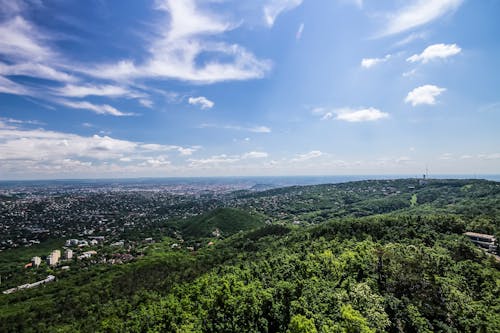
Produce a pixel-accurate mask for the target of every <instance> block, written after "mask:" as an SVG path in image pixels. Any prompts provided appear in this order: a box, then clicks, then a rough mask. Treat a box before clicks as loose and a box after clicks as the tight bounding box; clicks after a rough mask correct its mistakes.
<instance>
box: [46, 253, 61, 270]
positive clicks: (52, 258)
mask: <svg viewBox="0 0 500 333" xmlns="http://www.w3.org/2000/svg"><path fill="white" fill-rule="evenodd" d="M59 259H61V250H54V251H52V253H51V254H50V255H49V256H48V257H47V265H49V266H55V265H57V263H58V262H59Z"/></svg>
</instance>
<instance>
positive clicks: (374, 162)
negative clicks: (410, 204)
mask: <svg viewBox="0 0 500 333" xmlns="http://www.w3.org/2000/svg"><path fill="white" fill-rule="evenodd" d="M498 13H500V1H498V0H482V1H472V0H411V1H399V0H386V1H378V0H329V1H326V0H325V1H313V0H256V1H236V0H234V1H229V0H175V1H174V0H157V1H131V0H130V1H105V0H99V1H97V0H88V1H76V0H74V1H72V0H64V1H63V0H53V1H44V0H24V1H23V0H0V179H30V178H87V177H90V178H99V177H137V176H141V177H143V176H154V177H156V176H221V175H222V176H229V175H231V176H233V175H308V174H311V175H318V174H322V175H327V174H329V175H345V174H349V175H354V174H365V175H366V174H410V175H413V174H414V175H417V174H421V173H423V172H424V171H425V168H426V167H428V168H429V171H430V173H431V174H432V173H435V174H438V173H440V174H443V173H450V174H453V173H457V174H459V173H460V174H488V173H490V174H491V173H498V172H499V171H500V134H499V130H500V126H499V124H500V90H499V87H500V66H499V60H498V59H500V40H499V39H498V36H499V33H500V21H499V20H498V17H497V16H498Z"/></svg>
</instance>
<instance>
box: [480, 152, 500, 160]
mask: <svg viewBox="0 0 500 333" xmlns="http://www.w3.org/2000/svg"><path fill="white" fill-rule="evenodd" d="M477 158H479V159H481V160H496V159H500V153H491V154H479V155H477Z"/></svg>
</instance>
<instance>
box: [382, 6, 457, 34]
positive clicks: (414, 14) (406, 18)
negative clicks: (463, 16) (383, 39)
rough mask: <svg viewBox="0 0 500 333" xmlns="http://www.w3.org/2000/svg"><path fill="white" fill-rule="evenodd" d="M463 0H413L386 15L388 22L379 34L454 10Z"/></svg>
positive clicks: (417, 24) (427, 21) (396, 31)
mask: <svg viewBox="0 0 500 333" xmlns="http://www.w3.org/2000/svg"><path fill="white" fill-rule="evenodd" d="M462 2H463V0H414V1H413V2H412V3H411V4H410V5H408V6H406V7H404V8H402V9H401V10H399V11H398V12H396V13H395V14H392V15H390V16H389V17H388V23H387V25H386V27H385V28H384V30H383V31H382V33H381V34H380V36H387V35H393V34H397V33H400V32H403V31H406V30H409V29H413V28H416V27H418V26H421V25H424V24H427V23H429V22H431V21H434V20H435V19H437V18H439V17H441V16H443V15H445V14H447V13H450V12H453V11H455V10H456V9H457V8H458V7H460V5H461V4H462Z"/></svg>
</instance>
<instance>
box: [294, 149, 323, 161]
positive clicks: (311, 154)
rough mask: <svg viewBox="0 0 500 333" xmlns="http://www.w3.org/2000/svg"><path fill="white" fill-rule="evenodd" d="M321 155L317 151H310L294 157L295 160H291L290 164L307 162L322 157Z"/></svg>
mask: <svg viewBox="0 0 500 333" xmlns="http://www.w3.org/2000/svg"><path fill="white" fill-rule="evenodd" d="M323 155H324V154H323V153H322V152H321V151H319V150H311V151H310V152H308V153H305V154H298V155H296V157H295V158H292V159H291V162H303V161H307V160H310V159H313V158H318V157H320V156H323Z"/></svg>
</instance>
